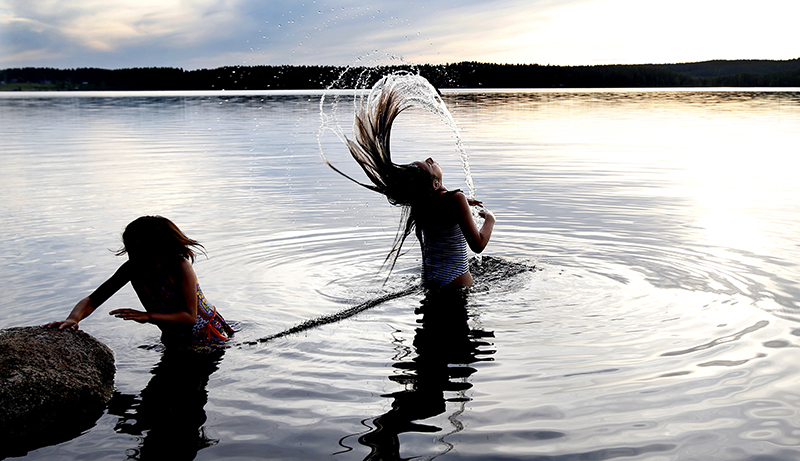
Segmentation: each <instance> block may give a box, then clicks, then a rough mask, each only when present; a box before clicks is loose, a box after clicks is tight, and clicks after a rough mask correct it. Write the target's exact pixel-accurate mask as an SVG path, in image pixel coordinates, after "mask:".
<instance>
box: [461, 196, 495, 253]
mask: <svg viewBox="0 0 800 461" xmlns="http://www.w3.org/2000/svg"><path fill="white" fill-rule="evenodd" d="M453 200H454V201H455V203H456V220H457V221H458V225H459V226H460V227H461V232H462V233H463V234H464V238H465V239H466V240H467V244H468V245H469V247H470V249H471V250H472V251H474V252H475V253H480V252H482V251H483V249H484V248H486V245H487V244H488V243H489V238H491V236H492V229H494V223H495V219H494V215H493V214H492V212H491V211H489V210H486V209H484V210H482V211H481V212H480V213H479V215H480V217H482V218H483V219H484V221H483V226H481V228H480V229H478V226H477V225H476V224H475V220H474V219H472V211H471V210H470V209H469V207H470V205H471V204H475V205H478V204H480V202H478V201H475V200H472V201H470V200H468V199H467V196H466V195H464V194H463V193H462V192H456V193H454V194H453Z"/></svg>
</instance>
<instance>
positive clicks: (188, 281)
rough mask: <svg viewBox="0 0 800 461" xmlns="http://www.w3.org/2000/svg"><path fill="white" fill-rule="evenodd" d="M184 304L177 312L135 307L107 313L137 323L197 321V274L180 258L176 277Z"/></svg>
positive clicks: (189, 264)
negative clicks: (144, 309)
mask: <svg viewBox="0 0 800 461" xmlns="http://www.w3.org/2000/svg"><path fill="white" fill-rule="evenodd" d="M177 279H178V281H179V282H180V287H181V291H182V293H183V299H184V301H185V304H184V305H182V306H180V310H178V311H177V312H169V313H162V312H147V311H138V310H136V309H115V310H113V311H111V312H109V313H108V314H109V315H113V316H114V317H117V318H120V319H122V320H133V321H135V322H139V323H148V322H149V323H163V322H173V323H192V324H193V323H195V322H196V321H197V275H195V273H194V269H192V264H191V263H190V262H189V261H187V260H186V259H181V262H180V273H179V274H178V277H177Z"/></svg>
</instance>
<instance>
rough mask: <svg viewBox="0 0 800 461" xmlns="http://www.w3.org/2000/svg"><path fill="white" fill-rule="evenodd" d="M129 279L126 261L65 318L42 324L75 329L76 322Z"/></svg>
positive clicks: (76, 326) (128, 265) (47, 326)
mask: <svg viewBox="0 0 800 461" xmlns="http://www.w3.org/2000/svg"><path fill="white" fill-rule="evenodd" d="M130 280H131V276H130V264H129V263H127V262H126V263H124V264H123V265H122V266H120V268H119V269H117V271H116V272H114V275H112V276H111V277H110V278H109V279H108V280H106V281H105V282H103V284H102V285H100V286H99V287H98V288H97V289H96V290H94V292H92V294H90V295H89V296H87V297H85V298H83V299H81V300H80V301H78V304H76V305H75V307H74V308H72V312H70V314H69V316H68V317H67V319H66V320H62V321H60V322H51V323H48V324H47V325H43V326H44V327H46V328H58V329H59V330H62V329H64V328H71V329H73V330H77V329H78V322H80V321H81V320H83V319H85V318H86V317H88V316H89V315H90V314H91V313H92V312H94V310H95V309H97V308H98V307H100V305H101V304H103V303H104V302H106V300H107V299H108V298H110V297H111V295H113V294H114V293H116V292H117V291H119V289H120V288H122V287H123V286H125V284H126V283H128V282H129V281H130Z"/></svg>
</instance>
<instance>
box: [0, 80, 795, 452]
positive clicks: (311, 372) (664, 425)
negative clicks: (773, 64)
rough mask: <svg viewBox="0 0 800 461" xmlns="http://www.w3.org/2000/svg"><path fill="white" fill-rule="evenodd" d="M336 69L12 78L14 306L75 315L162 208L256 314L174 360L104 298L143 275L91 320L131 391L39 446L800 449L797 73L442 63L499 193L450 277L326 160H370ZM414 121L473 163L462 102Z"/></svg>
mask: <svg viewBox="0 0 800 461" xmlns="http://www.w3.org/2000/svg"><path fill="white" fill-rule="evenodd" d="M322 94H323V93H321V92H277V91H271V92H259V93H252V92H251V93H244V92H243V93H237V92H207V93H191V92H183V93H181V92H176V93H2V94H0V115H2V120H3V122H2V123H1V124H0V139H2V151H1V152H2V153H0V165H2V171H3V173H4V174H3V178H4V181H3V182H2V184H1V185H0V209H1V210H2V213H0V222H2V230H3V232H2V234H0V290H2V292H3V293H4V294H5V308H4V309H3V310H2V311H0V328H8V327H13V326H23V325H38V324H43V323H46V322H50V321H53V320H60V319H63V318H65V317H66V315H67V314H68V313H69V311H70V310H71V308H72V307H73V306H74V305H75V303H76V302H77V301H78V300H79V299H81V298H82V297H84V296H86V295H87V294H89V293H90V292H91V291H92V290H93V289H94V288H95V287H97V286H98V285H99V284H100V283H101V282H102V281H103V280H105V278H106V277H108V276H110V275H111V274H112V273H113V271H114V270H115V269H116V268H117V267H118V266H119V265H120V264H121V263H122V262H123V261H124V260H125V258H124V257H115V256H114V255H113V251H114V250H117V249H118V248H119V247H120V246H121V238H120V236H121V233H122V230H123V229H124V227H125V225H126V224H127V223H128V222H130V221H132V220H133V219H135V218H136V217H138V216H141V215H148V214H158V215H163V216H167V217H169V218H170V219H172V220H173V221H174V222H175V223H176V224H177V225H178V226H180V227H181V229H182V230H183V231H185V232H186V233H187V235H189V236H190V237H192V238H195V239H197V240H199V241H200V242H201V243H202V244H203V245H204V246H205V248H206V250H207V253H208V256H207V257H204V256H201V257H200V258H199V259H198V261H197V262H196V263H195V270H196V272H197V274H198V277H199V279H200V284H201V286H202V287H203V291H204V293H205V295H206V296H207V297H208V299H209V300H210V301H211V302H212V303H214V304H215V305H216V306H217V308H218V309H219V311H220V312H221V313H222V315H223V316H224V317H226V318H227V319H228V320H230V321H232V322H233V323H234V324H235V325H236V328H237V330H238V331H237V333H236V338H235V341H234V344H233V345H232V346H231V347H230V348H227V349H226V350H225V351H224V354H219V355H218V356H215V357H213V358H212V359H208V360H206V359H202V360H199V361H198V362H197V363H194V362H193V363H185V362H181V363H175V361H174V360H172V359H171V358H170V357H169V355H165V354H164V353H163V352H162V351H161V349H160V348H159V347H153V346H157V345H158V341H159V331H158V329H157V328H156V327H154V326H153V325H140V324H136V323H133V322H123V321H121V320H119V319H116V318H113V317H111V316H109V315H107V312H108V311H109V310H111V309H114V308H121V307H134V308H138V307H139V303H138V300H137V298H136V296H135V294H134V293H133V290H132V289H131V288H130V287H129V286H128V287H125V288H124V289H123V290H122V291H121V292H119V293H118V294H117V295H115V296H114V297H113V298H111V299H110V300H109V301H108V302H107V303H106V304H105V305H103V306H102V307H101V308H100V309H98V311H97V312H95V313H94V315H92V316H91V317H89V318H87V319H86V320H84V321H83V322H81V328H82V329H83V330H84V331H86V332H88V333H90V334H91V335H93V336H95V337H96V338H98V339H99V340H101V341H102V342H104V343H105V344H107V345H108V346H109V347H110V348H111V349H112V350H113V351H114V354H115V359H116V366H117V374H116V378H115V395H114V398H113V399H112V401H111V402H110V403H109V406H108V410H107V411H106V412H105V413H104V414H103V415H102V416H101V417H100V418H99V419H98V420H97V422H96V423H94V425H92V426H90V427H89V428H87V429H86V430H85V431H84V432H83V433H82V434H81V435H80V436H78V437H74V438H71V439H69V440H65V441H63V442H62V443H59V444H57V445H53V446H46V447H41V448H38V449H35V450H33V451H30V452H28V453H27V454H25V455H22V458H23V459H30V460H61V459H63V460H77V459H92V460H106V459H107V460H120V459H158V458H159V455H164V453H165V452H166V451H167V450H168V451H169V452H170V453H171V455H170V456H172V459H198V460H212V459H226V460H234V459H242V460H245V459H248V460H249V459H276V460H298V459H303V460H305V459H332V460H342V461H344V460H363V459H434V458H437V459H443V460H523V459H524V460H559V461H564V460H586V459H591V460H611V459H625V460H700V459H702V460H708V459H713V460H794V459H797V458H798V457H800V360H798V357H799V355H800V352H799V349H798V347H800V278H799V277H798V274H800V270H798V269H799V268H800V267H799V266H800V243H798V236H800V181H798V180H797V174H798V172H800V155H798V146H800V89H788V90H772V89H770V90H767V89H679V90H677V89H676V90H538V91H525V90H520V91H512V90H504V91H499V90H462V91H444V100H445V103H446V104H447V106H448V107H449V109H450V112H451V113H452V116H453V119H454V120H455V121H456V123H457V124H458V127H459V129H460V135H461V138H462V139H463V142H464V145H465V148H466V151H467V153H468V154H469V164H470V167H471V171H472V179H473V180H474V184H475V197H476V198H478V199H480V200H482V201H483V202H484V204H485V206H486V207H487V208H488V209H490V210H492V211H493V212H494V214H495V215H496V217H497V225H496V227H495V231H494V234H493V237H492V240H491V241H490V243H489V246H488V247H487V249H486V251H485V252H484V253H483V257H482V259H481V260H480V263H481V269H479V270H477V271H476V272H477V273H476V282H477V284H476V287H475V288H474V289H473V290H472V292H471V293H470V294H469V295H468V296H467V298H466V299H465V300H457V301H454V302H453V303H447V302H443V303H439V302H438V301H437V300H436V299H428V298H426V297H425V295H424V294H423V293H422V292H420V291H418V290H409V287H412V288H413V287H415V286H417V285H418V284H419V271H420V268H419V264H420V255H419V247H418V245H417V244H416V242H412V241H411V240H409V242H408V243H407V247H406V250H407V252H406V253H405V254H404V255H403V256H401V257H400V259H399V260H398V263H397V266H396V267H395V269H394V271H393V272H391V274H389V273H388V271H387V270H386V268H383V269H382V262H383V260H384V258H385V256H386V254H387V253H388V251H389V249H390V247H391V244H392V241H393V238H394V235H395V232H396V230H397V225H398V222H399V219H400V212H399V210H398V209H396V208H393V207H392V206H390V205H389V204H388V203H387V202H386V200H385V199H384V198H382V197H381V196H379V195H378V194H376V193H374V192H371V191H369V190H366V189H364V188H361V187H359V186H357V185H355V184H353V183H351V182H349V181H347V180H346V179H345V178H342V177H341V176H339V175H338V174H336V173H335V172H333V171H332V170H331V169H330V168H328V167H327V166H326V165H325V164H324V163H323V162H322V161H321V159H320V154H319V152H320V148H321V149H322V150H323V152H324V153H325V155H326V157H327V158H328V159H329V160H331V162H332V163H333V164H334V165H336V166H337V167H340V168H341V169H343V170H344V171H346V172H348V173H349V174H352V175H353V176H356V177H358V178H364V176H363V174H362V173H361V172H360V170H359V169H358V167H357V166H356V165H355V163H354V162H353V161H352V159H350V157H349V154H348V153H347V151H346V149H345V147H344V145H343V144H342V143H341V141H340V140H339V139H337V138H336V136H333V135H332V134H331V133H329V132H327V133H326V132H322V133H321V132H320V126H321V119H320V98H321V96H322ZM339 97H340V99H341V101H340V102H341V104H340V105H339V106H338V110H339V111H340V112H339V117H340V124H341V126H342V127H343V129H344V131H345V133H351V129H350V123H352V104H348V98H351V97H352V95H348V94H347V93H342V94H341V95H339ZM348 117H349V119H348ZM392 142H393V146H392V147H393V149H394V159H395V161H397V162H398V163H406V162H411V161H414V160H422V159H425V158H427V157H433V158H434V159H436V160H437V161H439V163H440V164H442V167H443V168H444V183H445V185H447V186H448V187H449V188H451V189H453V188H462V189H466V183H465V173H464V170H463V169H462V166H461V160H460V157H459V155H458V151H457V149H456V144H455V142H454V133H453V132H452V131H451V130H450V129H449V128H448V127H446V126H445V125H444V124H443V123H441V122H440V121H439V120H438V119H436V118H435V117H433V116H431V115H430V114H428V113H427V112H424V111H422V110H419V111H417V110H416V109H412V110H409V111H407V112H405V113H403V114H402V115H401V116H400V117H399V119H398V120H397V122H396V124H395V130H394V133H393V138H392ZM359 174H361V176H359ZM364 179H365V178H364ZM109 250H111V251H109ZM382 299H385V301H383V302H378V301H380V300H382ZM365 303H366V304H365ZM440 304H441V305H440ZM357 306H367V307H368V308H363V309H359V310H360V312H358V313H357V314H355V315H339V316H337V313H342V312H346V311H347V310H348V309H352V308H354V307H357ZM332 315H333V316H334V317H329V316H332ZM319 318H323V319H327V320H337V321H331V322H327V320H326V321H325V322H320V323H319V324H318V325H316V326H314V325H312V326H311V327H309V328H305V329H301V331H299V332H295V333H292V334H288V335H282V334H281V333H282V332H285V331H286V330H287V329H290V328H292V327H294V326H296V325H300V324H303V322H306V321H309V320H313V319H319ZM276 335H277V336H278V337H274V336H276ZM270 338H272V339H270ZM260 339H265V340H264V341H259V340H260Z"/></svg>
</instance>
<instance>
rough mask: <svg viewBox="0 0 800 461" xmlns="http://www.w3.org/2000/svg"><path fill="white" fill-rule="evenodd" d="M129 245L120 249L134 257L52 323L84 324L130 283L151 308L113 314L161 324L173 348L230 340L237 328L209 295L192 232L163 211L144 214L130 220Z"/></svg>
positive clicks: (55, 325) (125, 237) (125, 239)
mask: <svg viewBox="0 0 800 461" xmlns="http://www.w3.org/2000/svg"><path fill="white" fill-rule="evenodd" d="M122 243H123V247H122V249H121V250H119V251H118V252H117V253H116V254H117V256H121V255H124V254H127V255H128V261H127V262H125V263H123V264H122V266H120V268H119V269H117V271H116V272H115V273H114V275H112V276H111V278H109V279H108V280H106V281H105V282H104V283H103V284H102V285H100V287H99V288H97V289H96V290H95V291H94V292H93V293H92V294H90V295H89V296H87V297H86V298H83V299H82V300H80V301H79V302H78V304H76V305H75V307H74V308H73V309H72V312H71V313H70V314H69V316H68V317H67V319H66V320H63V321H59V322H52V323H50V324H48V325H45V326H46V327H49V328H59V329H63V328H72V329H78V322H80V321H81V320H83V319H84V318H86V317H87V316H89V314H91V313H92V312H94V310H95V309H97V308H98V307H99V306H100V305H101V304H103V303H104V302H105V301H106V300H107V299H108V298H110V297H111V295H113V294H114V293H116V292H117V291H119V289H120V288H122V287H123V286H124V285H125V284H126V283H128V282H130V283H131V285H132V286H133V289H134V291H136V295H137V296H138V297H139V300H140V301H141V303H142V305H143V306H144V308H145V311H144V312H142V311H138V310H135V309H116V310H112V311H111V312H109V314H111V315H113V316H115V317H117V318H121V319H123V320H133V321H136V322H139V323H152V324H155V325H156V326H157V327H158V328H159V329H161V333H162V335H161V342H162V343H164V345H166V346H168V347H174V346H179V347H185V346H191V347H195V346H204V345H208V344H221V343H224V342H225V341H227V340H228V339H229V338H230V337H231V336H232V335H233V330H232V329H231V328H230V327H229V326H228V324H227V323H226V322H225V319H223V318H222V316H221V315H219V313H218V312H217V310H216V308H215V307H214V306H213V305H211V303H209V302H208V300H206V298H205V296H204V295H203V292H202V291H201V290H200V284H199V283H198V281H197V276H196V275H195V273H194V269H192V263H193V262H194V258H195V251H203V246H202V245H200V244H199V243H198V242H197V241H196V240H192V239H190V238H189V237H187V236H186V235H185V234H184V233H183V232H181V230H180V229H178V226H176V225H175V224H174V223H173V222H172V221H170V220H169V219H167V218H164V217H161V216H142V217H141V218H138V219H136V220H134V221H133V222H131V223H130V224H128V226H127V227H126V228H125V231H124V232H123V234H122Z"/></svg>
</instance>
